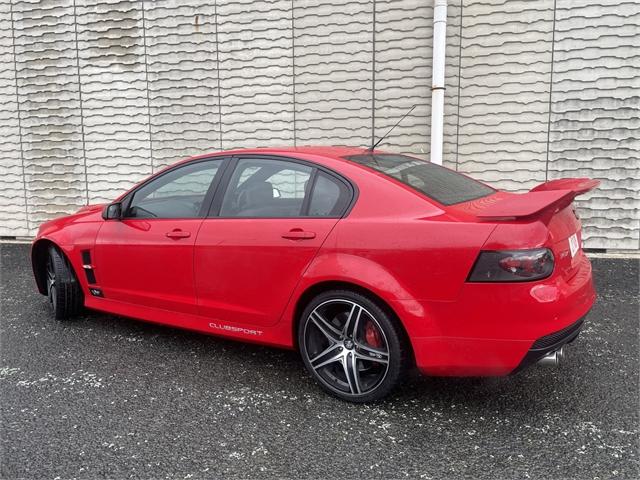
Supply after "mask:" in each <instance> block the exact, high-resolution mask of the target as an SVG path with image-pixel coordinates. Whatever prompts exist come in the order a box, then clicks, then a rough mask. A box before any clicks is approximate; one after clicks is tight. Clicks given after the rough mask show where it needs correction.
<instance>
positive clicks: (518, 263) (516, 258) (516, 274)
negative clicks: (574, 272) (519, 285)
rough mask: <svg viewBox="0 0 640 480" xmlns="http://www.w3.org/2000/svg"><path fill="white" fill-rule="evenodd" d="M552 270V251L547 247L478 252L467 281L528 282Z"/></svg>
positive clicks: (546, 275)
mask: <svg viewBox="0 0 640 480" xmlns="http://www.w3.org/2000/svg"><path fill="white" fill-rule="evenodd" d="M551 272H553V253H551V250H549V249H548V248H535V249H532V250H501V251H483V252H480V255H479V256H478V259H477V260H476V263H475V265H474V266H473V269H472V270H471V274H470V275H469V278H468V279H467V281H469V282H529V281H531V280H540V279H542V278H546V277H548V276H549V275H551Z"/></svg>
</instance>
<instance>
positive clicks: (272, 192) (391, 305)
mask: <svg viewBox="0 0 640 480" xmlns="http://www.w3.org/2000/svg"><path fill="white" fill-rule="evenodd" d="M597 185H598V182H597V181H594V180H590V179H585V178H571V179H558V180H551V181H548V182H545V183H543V184H541V185H538V186H537V187H535V188H533V189H532V190H531V191H529V192H527V193H508V192H504V191H498V190H495V189H493V188H491V187H490V186H488V185H486V184H484V183H481V182H478V181H476V180H474V179H472V178H469V177H467V176H465V175H461V174H459V173H457V172H455V171H452V170H449V169H447V168H444V167H441V166H438V165H435V164H432V163H429V162H425V161H423V160H420V159H418V158H414V157H410V156H406V155H397V154H391V153H384V152H382V151H378V150H375V151H374V150H367V149H364V148H342V147H317V148H311V147H305V148H290V149H255V150H237V151H229V152H220V153H212V154H207V155H201V156H198V157H193V158H189V159H187V160H185V161H182V162H179V163H177V164H175V165H172V166H170V167H168V168H166V169H164V170H162V171H160V172H158V173H156V174H155V175H153V176H151V177H150V178H148V179H147V180H144V181H143V182H141V183H139V184H138V185H136V186H135V187H134V188H132V189H131V190H130V191H128V192H127V193H125V194H123V195H121V196H120V197H119V198H118V199H116V200H115V201H114V202H112V203H110V204H108V205H95V206H87V207H83V208H81V209H80V210H79V211H78V212H77V213H75V214H73V215H69V216H66V217H63V218H59V219H56V220H52V221H49V222H46V223H44V224H43V225H41V226H40V230H39V232H38V235H37V237H36V239H35V241H34V243H33V246H32V263H33V271H34V274H35V278H36V282H37V285H38V289H39V291H40V293H42V294H43V295H47V296H48V298H49V302H50V303H51V307H52V309H53V313H54V315H55V317H56V318H57V319H60V320H63V319H67V318H71V317H73V316H75V315H77V314H78V313H79V312H80V311H81V309H82V308H83V307H87V308H90V309H95V310H101V311H104V312H110V313H113V314H116V315H122V316H127V317H133V318H138V319H141V320H146V321H150V322H157V323H161V324H166V325H172V326H176V327H182V328H187V329H191V330H197V331H200V332H204V333H209V334H215V335H221V336H224V337H228V338H234V339H239V340H242V341H250V342H258V343H263V344H267V345H273V346H277V347H284V348H290V349H297V350H298V351H299V352H300V354H301V356H302V360H303V362H304V365H305V366H306V368H307V370H308V371H309V373H310V374H311V376H312V377H313V378H314V379H315V380H316V381H317V383H318V384H319V385H320V386H321V387H322V388H323V389H325V390H326V391H327V392H329V393H331V394H333V395H335V396H337V397H339V398H342V399H344V400H349V401H352V402H366V401H374V400H378V399H380V398H382V397H384V396H385V395H387V394H388V393H389V392H390V391H391V390H392V389H393V388H394V386H396V385H397V384H398V383H399V382H400V381H401V379H402V377H403V374H404V373H405V372H407V371H408V370H409V369H411V368H412V367H417V368H418V369H419V370H420V371H421V372H422V373H424V374H426V375H441V376H497V375H508V374H511V373H514V372H517V371H519V370H521V369H523V368H525V367H527V366H529V365H531V364H533V363H537V362H543V363H556V362H558V361H559V359H560V358H561V357H562V355H563V351H564V346H565V345H566V344H568V343H570V342H572V341H573V340H574V339H575V338H576V337H577V336H578V333H579V332H580V329H581V327H582V324H583V321H584V317H585V315H586V314H587V312H588V311H589V310H590V308H591V306H592V305H593V303H594V300H595V292H594V288H593V285H592V278H591V265H590V263H589V260H588V259H587V257H586V256H585V254H584V252H583V250H582V248H581V247H582V238H581V227H580V221H579V220H578V217H577V216H576V213H575V211H574V208H573V207H572V202H573V199H574V198H575V197H576V196H577V195H580V194H582V193H585V192H587V191H589V190H591V189H593V188H595V187H596V186H597Z"/></svg>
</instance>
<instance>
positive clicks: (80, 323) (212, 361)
mask: <svg viewBox="0 0 640 480" xmlns="http://www.w3.org/2000/svg"><path fill="white" fill-rule="evenodd" d="M0 249H1V264H0V265H1V267H2V268H1V290H0V295H1V297H2V312H1V321H0V341H1V344H0V347H1V354H0V403H1V406H0V408H1V412H2V417H1V418H0V422H1V425H0V426H1V429H0V441H1V445H2V451H1V454H2V457H1V469H0V475H1V476H2V478H7V479H14V478H56V477H60V478H104V477H108V478H205V477H219V476H224V477H229V478H237V477H243V478H246V477H251V478H256V477H260V478H264V477H285V478H335V477H340V478H355V477H368V478H402V477H410V478H434V479H440V478H470V479H471V478H473V479H481V478H519V479H522V478H554V479H555V478H579V479H587V478H601V479H603V478H638V477H639V476H640V466H639V460H638V440H639V435H638V432H639V413H638V412H639V411H638V404H639V384H638V383H639V369H638V366H639V364H640V363H639V342H638V337H639V319H638V312H639V307H638V277H639V261H638V260H604V259H596V260H594V262H593V263H594V268H595V277H596V283H597V288H598V292H599V301H598V303H597V305H596V306H595V308H594V310H593V311H592V313H591V314H590V316H589V317H588V323H587V326H586V328H585V330H584V331H583V332H582V334H581V336H580V338H579V339H578V340H577V341H576V342H574V343H573V344H572V345H571V346H570V349H569V352H568V353H569V355H568V361H567V362H566V363H565V365H564V366H561V367H560V368H557V369H549V368H541V367H534V368H531V369H529V370H527V371H525V372H522V373H521V374H518V375H516V376H513V377H508V378H496V379H438V378H423V377H419V376H418V375H414V376H413V377H412V378H411V379H410V380H409V381H408V383H407V384H405V385H404V386H403V387H402V388H401V389H400V390H399V391H398V392H397V393H396V394H395V395H393V396H391V397H390V398H389V399H388V400H386V401H385V402H383V403H380V404H377V405H370V406H367V405H365V406H362V405H351V404H348V403H344V402H341V401H339V400H335V399H333V398H331V397H329V396H327V395H325V394H324V393H322V392H321V391H320V390H319V389H318V388H317V387H316V386H315V385H314V384H313V382H312V381H311V379H310V377H308V376H307V374H306V373H305V372H304V369H303V366H302V363H301V361H299V359H298V356H297V354H296V353H294V352H288V351H281V350H275V349H271V348H266V347H260V346H255V345H247V344H241V343H235V342H231V341H226V340H221V339H219V338H215V337H210V336H205V335H200V334H194V333H190V332H186V331H181V330H177V329H172V328H167V327H161V326H156V325H152V324H147V323H143V322H136V321H133V320H127V319H124V318H119V317H114V316H109V315H103V314H98V313H88V314H87V315H85V316H84V317H83V318H81V319H79V320H76V321H72V322H66V323H61V322H56V321H55V320H52V318H51V316H50V315H49V311H48V305H47V302H46V298H45V297H43V296H41V295H39V294H38V293H37V292H36V289H35V284H34V281H33V279H32V275H31V269H30V265H29V260H28V246H26V245H6V244H5V245H0Z"/></svg>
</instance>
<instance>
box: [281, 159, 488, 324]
mask: <svg viewBox="0 0 640 480" xmlns="http://www.w3.org/2000/svg"><path fill="white" fill-rule="evenodd" d="M346 168H350V172H349V173H348V174H347V172H345V171H343V172H341V173H343V174H345V175H348V176H349V178H351V180H352V181H354V182H355V183H356V184H357V186H358V190H359V198H358V200H357V202H356V204H355V206H354V207H353V210H352V211H351V212H350V213H349V215H348V216H347V217H345V218H343V219H342V220H340V221H339V222H338V224H337V225H336V227H335V228H334V230H333V231H332V232H331V234H330V235H329V237H328V238H327V240H326V241H325V243H324V245H323V246H322V248H321V249H320V251H319V252H318V254H317V256H316V257H315V259H314V260H313V262H311V264H310V265H309V267H308V269H307V270H306V272H305V274H304V276H303V278H302V279H301V281H300V283H299V284H298V286H297V288H296V291H295V292H294V294H293V296H292V299H293V300H294V301H292V302H290V305H289V307H288V309H287V311H286V312H285V318H287V319H288V320H290V321H295V320H296V319H295V318H293V316H294V314H295V304H296V301H297V299H299V298H300V296H301V295H303V293H304V292H305V291H306V290H307V289H308V288H310V287H312V286H313V285H315V284H317V283H320V282H325V281H342V282H348V283H353V284H355V285H359V286H361V287H363V288H366V289H368V290H370V291H372V292H373V293H375V294H376V295H378V296H379V297H380V298H382V299H383V300H385V301H386V302H387V303H388V304H389V305H390V306H391V307H392V308H393V309H394V311H395V312H396V313H397V314H398V316H399V317H400V319H401V321H402V322H403V324H404V326H405V328H406V329H407V331H408V333H409V335H412V336H413V335H416V336H428V335H439V334H440V333H439V332H440V330H441V328H440V326H439V325H438V324H437V321H436V320H435V318H434V316H432V315H430V314H429V312H426V311H425V305H428V304H429V303H430V302H436V303H437V302H452V301H454V300H455V299H456V297H457V295H458V292H459V291H460V289H461V288H462V286H463V284H464V282H465V280H466V278H467V275H468V273H469V270H470V269H471V267H472V265H473V263H474V262H475V260H476V257H477V255H478V252H479V250H480V248H481V247H482V245H483V244H484V242H485V241H486V239H487V238H488V237H489V235H490V234H491V232H492V231H493V229H494V228H495V224H493V223H475V222H465V221H460V220H458V219H455V218H452V217H451V216H450V215H449V214H448V213H447V212H446V211H445V210H444V209H443V208H441V207H440V206H437V205H436V204H434V203H431V202H429V201H428V200H426V199H425V198H424V197H422V196H421V195H419V194H417V193H414V192H413V191H410V190H407V189H405V188H404V187H403V186H400V185H397V184H396V183H395V182H391V181H389V180H388V179H387V178H386V177H382V176H381V175H377V174H372V173H370V172H369V171H364V170H362V169H361V168H360V167H352V166H351V165H349V166H348V167H345V170H346Z"/></svg>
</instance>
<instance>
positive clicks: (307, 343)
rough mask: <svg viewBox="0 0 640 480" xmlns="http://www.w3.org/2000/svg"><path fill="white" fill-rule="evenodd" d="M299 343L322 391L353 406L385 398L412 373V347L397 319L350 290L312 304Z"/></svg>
mask: <svg viewBox="0 0 640 480" xmlns="http://www.w3.org/2000/svg"><path fill="white" fill-rule="evenodd" d="M298 345H299V348H300V353H301V355H302V360H303V362H304V365H305V367H306V368H307V371H308V372H309V373H310V374H311V376H312V377H313V378H314V380H315V381H316V382H317V383H318V384H319V385H320V387H322V388H323V389H324V390H325V391H327V392H328V393H330V394H331V395H333V396H335V397H338V398H340V399H342V400H346V401H349V402H354V403H365V402H374V401H377V400H381V399H382V398H384V397H385V396H387V395H388V394H389V393H390V392H391V391H392V390H393V389H394V388H395V387H396V386H397V385H398V383H399V382H400V381H401V380H402V378H403V377H404V374H405V373H406V371H407V369H408V359H409V348H408V345H407V342H406V340H405V336H404V334H403V331H402V329H401V327H400V326H399V325H398V324H397V321H396V319H395V318H392V317H390V316H389V315H388V314H387V313H386V312H385V311H384V310H383V309H382V308H380V307H379V306H378V304H376V303H375V302H374V301H372V300H371V299H370V298H368V297H367V296H365V295H362V294H360V293H356V292H353V291H350V290H331V291H327V292H323V293H321V294H319V295H318V296H316V297H315V298H314V299H313V300H312V301H311V302H310V303H309V304H308V305H307V307H306V308H305V309H304V311H303V312H302V315H301V317H300V319H299V328H298ZM385 361H386V363H385Z"/></svg>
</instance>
